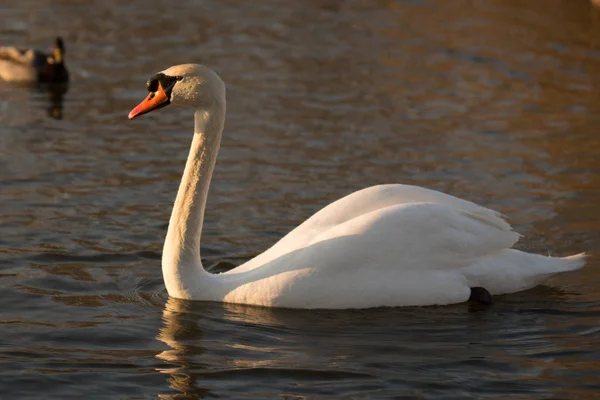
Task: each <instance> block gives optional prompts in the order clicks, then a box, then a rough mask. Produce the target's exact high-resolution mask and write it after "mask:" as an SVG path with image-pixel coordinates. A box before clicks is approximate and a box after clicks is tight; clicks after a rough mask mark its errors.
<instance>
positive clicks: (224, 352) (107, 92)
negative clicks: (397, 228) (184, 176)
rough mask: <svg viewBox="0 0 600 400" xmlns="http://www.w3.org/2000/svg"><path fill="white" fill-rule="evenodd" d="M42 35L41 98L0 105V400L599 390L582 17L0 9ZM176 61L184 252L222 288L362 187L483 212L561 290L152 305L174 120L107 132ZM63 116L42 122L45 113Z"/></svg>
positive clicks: (328, 8)
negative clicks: (364, 305) (49, 80)
mask: <svg viewBox="0 0 600 400" xmlns="http://www.w3.org/2000/svg"><path fill="white" fill-rule="evenodd" d="M0 19H1V20H2V21H3V22H2V25H1V27H0V38H1V41H2V42H6V43H11V44H17V45H30V44H36V45H40V46H46V45H47V44H50V43H52V40H53V37H54V36H55V35H57V34H61V35H62V36H63V37H64V38H65V41H66V44H67V57H68V58H67V59H68V63H69V64H68V65H69V67H70V70H71V74H72V83H71V85H70V87H69V91H68V92H67V93H66V94H65V95H64V97H63V98H62V102H60V101H59V103H60V107H61V111H62V112H61V114H56V113H55V111H54V110H55V109H56V106H57V99H56V97H53V96H52V95H51V94H49V93H47V92H44V91H40V90H37V89H35V88H25V87H22V86H16V85H9V84H6V83H4V84H2V83H0V285H1V286H0V287H1V291H2V299H3V301H4V307H3V308H2V311H0V338H1V340H0V360H1V363H2V368H1V369H0V397H2V398H9V397H10V398H36V399H37V398H42V397H46V398H60V399H64V398H90V399H92V398H119V399H141V398H157V397H160V398H167V399H168V398H170V399H186V398H189V399H191V398H217V397H219V398H257V399H264V398H284V399H303V398H310V399H319V398H352V399H362V398H364V399H366V398H368V399H378V398H379V399H389V398H407V399H408V398H428V399H446V398H447V399H465V398H498V399H505V398H511V399H539V398H553V399H559V398H561V399H567V398H568V399H590V398H596V397H597V396H598V394H597V393H598V392H599V391H600V378H599V376H600V363H599V362H598V361H597V360H599V359H600V350H599V348H600V332H599V328H598V320H599V318H600V302H599V301H598V299H597V297H598V296H597V293H598V290H599V289H598V288H600V273H598V267H600V265H599V263H598V261H597V258H598V255H599V254H598V250H597V249H598V248H599V247H598V246H599V245H600V234H599V233H598V232H599V231H600V174H599V173H600V158H599V157H598V154H600V139H599V136H598V132H599V131H600V113H599V112H598V111H599V109H600V74H598V71H600V12H599V11H598V10H596V9H595V8H593V7H592V6H591V5H590V4H589V3H588V2H587V1H585V0H545V1H544V2H540V1H537V0H527V1H517V0H492V1H485V2H484V1H471V0H469V1H467V0H456V1H452V2H448V1H443V0H437V1H434V0H430V1H414V0H413V1H377V2H362V1H333V0H328V1H306V2H284V1H275V0H273V1H267V2H260V4H258V3H251V2H233V1H205V2H197V1H192V0H188V1H185V0H184V1H179V2H175V3H174V2H171V1H166V0H152V1H137V0H132V1H128V2H119V1H116V0H107V1H105V2H102V4H100V2H95V3H90V2H77V1H69V0H61V1H52V0H28V1H23V2H11V3H10V4H9V3H6V4H4V5H2V6H0ZM183 62H199V63H204V64H206V65H209V66H211V67H212V68H214V69H215V70H216V71H218V73H219V74H220V75H221V76H222V78H223V79H224V81H225V82H226V83H227V88H228V115H227V122H226V127H225V133H224V137H223V142H222V149H221V153H220V157H219V161H218V163H217V167H216V171H215V175H214V177H213V185H212V187H211V192H210V198H209V204H208V208H207V212H206V221H205V225H204V228H205V231H204V233H203V254H202V257H203V259H204V263H205V265H207V266H208V265H209V266H211V268H212V269H213V270H223V269H228V268H231V267H232V266H235V265H237V264H240V263H242V262H243V261H245V260H247V259H249V258H251V257H253V256H254V255H256V254H258V253H260V252H261V251H262V250H264V249H266V248H267V247H268V246H270V245H271V244H272V243H273V242H275V241H276V240H277V239H278V238H280V237H281V236H283V235H284V234H285V233H286V232H288V231H289V230H290V229H292V227H294V226H296V225H297V224H299V223H300V222H302V221H303V220H305V219H306V218H308V217H309V216H310V215H311V214H312V213H313V212H315V211H316V210H318V209H319V208H321V207H323V206H324V205H326V204H328V203H329V202H331V201H333V200H335V199H337V198H339V197H341V196H343V195H345V194H348V193H350V192H352V191H355V190H358V189H360V188H362V187H365V186H369V185H373V184H378V183H389V182H402V183H411V184H418V185H422V186H427V187H430V188H435V189H439V190H442V191H445V192H448V193H451V194H454V195H457V196H461V197H464V198H467V199H469V200H472V201H475V202H478V203H481V204H484V205H487V206H489V207H491V208H494V209H496V210H498V211H500V212H502V213H504V214H506V215H508V216H509V217H510V221H511V223H512V224H513V225H514V226H515V228H516V229H517V230H518V231H519V232H520V233H522V234H523V235H524V236H525V237H524V238H523V240H522V241H521V242H520V243H519V245H518V247H519V248H521V249H525V250H527V251H531V252H539V253H544V254H547V253H551V254H554V255H568V254H573V253H578V252H581V251H586V252H588V253H590V256H591V258H590V262H589V263H588V265H587V266H586V268H584V269H583V270H581V271H578V272H575V273H572V274H569V275H565V276H563V277H560V279H554V280H552V281H551V282H550V283H549V285H547V286H543V287H539V288H536V289H533V290H530V291H527V292H524V293H520V294H516V295H511V296H504V297H500V298H497V299H496V303H495V304H494V305H493V306H492V307H491V308H489V309H485V310H482V309H473V308H469V306H468V305H466V304H460V305H454V306H450V307H429V308H406V309H377V310H362V311H293V310H268V309H260V308H253V307H244V306H229V305H227V306H223V305H219V304H211V303H192V302H182V301H176V300H173V299H169V298H168V296H167V295H166V292H165V289H164V285H163V282H162V276H161V269H160V253H161V248H162V242H163V238H164V234H165V232H166V227H167V223H168V218H169V213H170V209H171V204H172V202H173V199H174V196H175V192H176V189H177V185H178V182H179V178H180V174H181V172H182V170H183V163H184V161H185V157H186V155H187V149H188V146H189V144H190V141H191V133H192V125H193V119H192V116H191V114H190V112H189V110H184V109H176V108H175V109H166V110H161V111H158V112H156V113H155V114H150V115H148V116H146V117H144V118H141V119H139V120H136V121H134V122H129V121H127V119H126V116H127V113H128V112H129V110H130V109H131V108H132V107H133V106H134V105H136V104H137V103H138V102H139V101H140V100H141V99H142V98H143V96H144V95H145V88H144V83H145V81H146V79H147V78H148V77H149V76H150V75H152V74H154V73H155V72H157V71H160V70H162V69H164V68H166V67H168V66H170V65H173V64H179V63H183ZM58 100H61V99H58Z"/></svg>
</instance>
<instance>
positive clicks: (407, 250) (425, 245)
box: [302, 203, 519, 271]
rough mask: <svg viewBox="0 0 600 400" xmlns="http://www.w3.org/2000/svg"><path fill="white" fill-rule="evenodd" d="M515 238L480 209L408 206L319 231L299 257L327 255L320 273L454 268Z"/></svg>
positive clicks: (494, 215) (498, 219)
mask: <svg viewBox="0 0 600 400" xmlns="http://www.w3.org/2000/svg"><path fill="white" fill-rule="evenodd" d="M518 239H519V234H518V233H516V232H514V231H513V230H512V228H511V227H510V225H509V224H507V223H506V222H505V221H504V220H503V219H502V218H501V217H500V215H499V214H497V213H495V212H494V211H492V210H488V209H486V208H483V207H471V208H467V209H461V208H455V207H451V206H449V205H446V204H436V203H409V204H400V205H394V206H390V207H385V208H382V209H379V210H376V211H373V212H370V213H367V214H363V215H360V216H358V217H356V218H354V219H351V220H349V221H346V222H344V223H342V224H340V225H337V226H335V227H333V228H331V229H329V230H327V231H324V232H322V233H321V234H320V235H318V236H316V237H314V238H313V240H312V241H311V242H310V243H309V244H308V245H307V246H306V247H305V248H304V249H303V250H302V252H303V253H304V255H303V256H302V258H305V260H304V261H305V262H306V261H307V260H308V259H310V258H312V257H313V253H314V257H315V261H314V262H316V260H317V259H318V257H319V254H321V257H323V255H325V254H326V256H325V259H326V260H327V264H328V266H324V268H328V267H329V266H331V267H333V268H335V267H336V266H339V267H340V268H369V267H373V268H378V271H381V270H382V269H397V268H400V269H402V270H403V271H404V270H416V269H424V268H425V269H452V268H462V267H466V266H469V265H470V264H471V263H473V262H474V261H475V260H477V259H479V258H481V257H484V256H486V255H490V254H493V253H496V252H498V251H500V250H503V249H507V248H510V247H511V246H512V245H513V244H514V243H515V242H516V241H517V240H518ZM311 248H314V249H315V250H311ZM336 259H339V260H340V261H339V263H338V262H337V261H335V260H336ZM348 260H352V264H353V265H352V266H349V263H348ZM319 268H320V266H319Z"/></svg>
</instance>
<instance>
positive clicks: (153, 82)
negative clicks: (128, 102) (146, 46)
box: [129, 64, 225, 119]
mask: <svg viewBox="0 0 600 400" xmlns="http://www.w3.org/2000/svg"><path fill="white" fill-rule="evenodd" d="M146 89H148V91H149V92H150V94H149V95H148V96H147V97H146V98H145V99H144V100H143V101H142V102H141V103H140V104H138V106H137V107H135V108H134V109H133V110H131V112H130V113H129V119H133V118H135V117H139V116H140V115H143V114H146V113H149V112H150V111H154V110H158V109H159V108H163V107H165V106H168V105H169V104H175V105H182V106H186V107H192V108H195V109H202V108H209V107H212V106H215V105H218V106H224V103H225V84H224V83H223V81H222V80H221V78H219V75H217V74H216V72H214V71H213V70H211V69H210V68H207V67H205V66H203V65H199V64H181V65H175V66H173V67H171V68H167V69H165V70H164V71H162V72H159V73H157V74H154V75H153V76H152V77H151V78H150V79H148V82H146Z"/></svg>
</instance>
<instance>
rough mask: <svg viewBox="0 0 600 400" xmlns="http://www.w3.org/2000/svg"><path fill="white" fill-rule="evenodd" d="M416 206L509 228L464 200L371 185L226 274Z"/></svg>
mask: <svg viewBox="0 0 600 400" xmlns="http://www.w3.org/2000/svg"><path fill="white" fill-rule="evenodd" d="M416 203H431V204H439V205H444V206H446V207H448V209H455V210H458V211H461V212H469V213H471V214H472V215H473V216H477V218H479V219H480V221H484V222H485V224H488V225H490V226H494V227H496V228H498V229H499V230H500V231H505V232H512V229H511V227H510V225H509V224H507V223H506V222H505V221H504V220H503V219H502V218H501V215H500V214H499V213H497V212H495V211H493V210H489V209H487V208H485V207H481V206H479V205H477V204H475V203H472V202H470V201H467V200H463V199H459V198H457V197H454V196H451V195H448V194H445V193H441V192H438V191H435V190H431V189H425V188H422V187H418V186H412V185H401V184H389V185H378V186H371V187H368V188H366V189H362V190H359V191H357V192H354V193H351V194H349V195H348V196H345V197H343V198H341V199H339V200H337V201H335V202H333V203H331V204H329V205H328V206H326V207H325V208H323V209H321V210H320V211H318V212H317V213H315V214H314V215H313V216H312V217H310V218H309V219H307V220H306V221H305V222H304V223H302V224H301V225H299V226H298V227H296V228H295V229H294V230H293V231H291V232H290V233H289V234H288V235H286V236H285V237H283V238H282V239H281V240H280V241H279V242H277V243H275V244H274V245H273V246H272V247H271V248H269V249H268V250H267V251H265V252H264V253H262V254H260V255H258V256H257V257H255V258H254V259H252V260H250V261H248V262H247V263H245V264H243V265H241V266H239V267H237V268H235V269H233V270H231V271H229V273H238V272H245V271H249V270H251V269H253V268H256V267H257V266H260V265H264V264H266V263H268V262H269V261H271V260H274V259H276V258H278V257H281V256H282V255H284V254H287V253H290V252H291V251H294V250H298V249H301V248H304V247H306V246H309V245H310V244H313V243H315V241H319V240H324V239H325V238H331V236H332V235H341V234H343V233H344V232H343V231H344V229H351V228H349V225H346V226H344V225H345V224H346V223H347V222H348V221H351V220H356V219H357V218H360V217H361V216H365V215H370V218H376V217H377V215H378V212H379V213H381V215H383V213H385V212H386V211H385V210H386V209H388V208H389V207H394V206H399V205H407V204H416ZM402 230H403V227H402V226H398V227H395V231H397V232H402ZM346 234H352V232H351V231H349V230H347V231H346ZM511 238H512V239H511V240H512V242H511V243H509V244H508V247H510V246H511V245H512V244H514V243H515V242H516V241H517V239H518V235H517V234H516V233H514V232H513V234H512V235H511Z"/></svg>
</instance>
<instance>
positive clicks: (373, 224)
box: [129, 64, 584, 309]
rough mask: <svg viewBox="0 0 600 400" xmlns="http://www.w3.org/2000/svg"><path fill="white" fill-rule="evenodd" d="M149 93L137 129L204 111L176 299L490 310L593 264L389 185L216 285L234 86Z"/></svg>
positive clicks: (169, 247) (175, 253) (178, 247)
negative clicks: (149, 117)
mask: <svg viewBox="0 0 600 400" xmlns="http://www.w3.org/2000/svg"><path fill="white" fill-rule="evenodd" d="M147 89H148V91H149V92H150V93H149V95H148V96H147V97H146V99H145V100H143V101H142V102H141V103H140V104H139V105H138V106H137V107H135V108H134V109H133V110H132V111H131V112H130V113H129V119H133V118H136V117H139V116H140V115H143V114H146V113H148V112H151V111H154V110H157V109H159V108H163V107H166V106H168V105H170V104H174V105H181V106H184V107H188V108H191V109H193V110H195V128H194V135H193V139H192V145H191V149H190V152H189V156H188V159H187V163H186V166H185V170H184V172H183V177H182V179H181V184H180V186H179V191H178V192H177V197H176V199H175V204H174V206H173V211H172V214H171V220H170V222H169V228H168V231H167V236H166V238H165V243H164V248H163V255H162V271H163V278H164V282H165V286H166V288H167V291H168V293H169V295H170V296H171V297H175V298H181V299H188V300H204V301H218V302H226V303H239V304H250V305H258V306H267V307H288V308H330V309H342V308H369V307H380V306H426V305H443V304H451V303H460V302H466V301H468V300H474V301H479V302H481V303H484V304H489V303H491V301H492V297H491V296H492V295H496V294H504V293H514V292H518V291H522V290H525V289H529V288H531V287H534V286H536V285H538V284H540V283H542V282H544V281H545V280H546V279H547V278H549V277H551V276H553V275H556V274H560V273H563V272H567V271H573V270H576V269H578V268H580V267H582V266H583V264H584V255H583V254H578V255H574V256H570V257H564V258H558V257H547V256H543V255H538V254H530V253H525V252H523V251H519V250H516V249H513V248H511V247H512V246H513V245H514V244H515V243H516V242H517V240H518V238H519V236H520V235H519V234H517V233H516V232H514V231H513V230H512V228H511V227H510V225H509V224H508V223H506V222H505V221H504V219H503V217H502V215H501V214H499V213H497V212H495V211H493V210H490V209H487V208H484V207H482V206H479V205H477V204H475V203H472V202H470V201H467V200H463V199H460V198H457V197H454V196H451V195H448V194H444V193H441V192H438V191H435V190H430V189H425V188H421V187H417V186H410V185H402V184H389V185H379V186H373V187H369V188H366V189H362V190H359V191H357V192H354V193H351V194H349V195H348V196H346V197H343V198H342V199H340V200H337V201H335V202H333V203H332V204H330V205H328V206H326V207H325V208H323V209H321V210H320V211H318V212H317V213H316V214H314V215H313V216H312V217H310V218H309V219H308V220H306V221H305V222H304V223H302V224H301V225H299V226H298V227H297V228H295V229H294V230H292V231H291V232H290V233H289V234H288V235H286V236H285V237H283V238H282V239H281V240H279V241H278V242H277V243H275V245H273V246H272V247H271V248H269V249H268V250H266V251H265V252H264V253H262V254H259V255H258V256H256V257H255V258H253V259H251V260H249V261H248V262H246V263H244V264H242V265H240V266H238V267H236V268H233V269H232V270H230V271H227V272H225V273H221V274H211V273H209V272H207V271H206V270H205V269H204V268H203V266H202V262H201V258H200V237H201V233H202V225H203V221H204V210H205V205H206V200H207V196H208V189H209V186H210V181H211V177H212V173H213V169H214V166H215V162H216V160H217V153H218V151H219V147H220V144H221V135H222V132H223V126H224V122H225V84H224V83H223V81H222V80H221V78H220V77H219V76H218V75H217V74H216V73H215V72H214V71H212V70H211V69H209V68H207V67H204V66H201V65H197V64H184V65H177V66H173V67H170V68H168V69H166V70H164V71H162V72H159V73H157V74H155V75H154V76H152V77H151V78H150V79H149V80H148V82H147ZM159 121H160V120H159ZM158 126H159V127H161V125H160V123H159V125H158Z"/></svg>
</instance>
